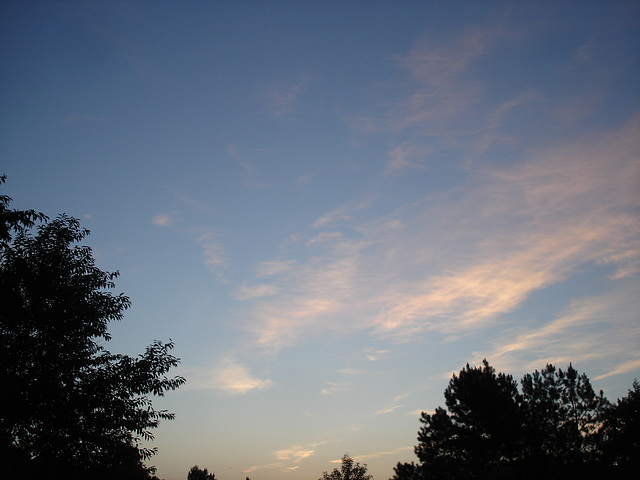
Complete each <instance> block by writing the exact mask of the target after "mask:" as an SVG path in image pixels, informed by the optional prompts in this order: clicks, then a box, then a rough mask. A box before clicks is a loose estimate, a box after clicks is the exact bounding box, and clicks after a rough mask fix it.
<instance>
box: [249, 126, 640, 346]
mask: <svg viewBox="0 0 640 480" xmlns="http://www.w3.org/2000/svg"><path fill="white" fill-rule="evenodd" d="M639 118H640V117H638V116H636V117H634V118H633V119H631V120H630V121H629V122H628V123H627V124H625V125H623V126H621V127H620V128H617V129H614V130H612V131H610V132H602V133H599V134H597V135H593V134H592V135H590V136H589V137H588V138H581V139H578V140H577V141H575V142H571V143H567V144H565V145H561V146H558V147H553V148H544V149H538V150H531V151H530V152H529V153H528V154H527V156H526V157H525V158H523V159H522V160H521V161H519V162H515V163H512V164H509V165H507V166H502V165H491V164H487V165H486V166H484V167H481V168H479V167H477V168H476V169H475V170H473V171H472V172H471V177H470V180H469V183H468V186H467V188H466V190H464V191H463V193H460V192H458V191H454V192H452V193H451V194H449V195H443V196H441V197H438V199H437V200H438V201H437V202H436V201H434V199H433V198H430V197H428V198H424V199H422V200H420V201H416V202H414V203H411V204H407V205H405V206H403V207H401V208H398V209H397V210H396V211H395V212H393V213H391V214H390V215H388V216H385V217H380V218H378V219H375V220H366V221H360V217H361V215H359V213H358V212H364V211H365V208H363V209H362V210H358V211H356V212H353V213H352V212H351V211H350V213H349V214H346V213H345V212H347V211H349V210H348V209H344V210H341V209H337V210H335V211H334V212H333V213H331V214H328V215H326V216H324V217H321V218H325V220H323V221H321V222H315V223H314V225H313V227H314V228H313V230H314V233H313V236H312V237H311V238H314V237H315V238H317V236H318V233H317V231H318V230H320V232H324V233H335V232H337V231H338V232H339V231H342V230H341V228H349V229H351V230H352V231H357V232H358V234H359V235H358V236H357V238H350V237H349V236H346V235H342V236H337V235H332V236H331V238H332V241H330V242H317V241H314V242H306V243H305V242H301V243H300V245H301V246H304V245H306V246H304V255H306V256H307V257H308V260H306V261H300V260H295V261H294V260H293V259H280V260H278V261H274V262H269V263H265V264H263V265H262V266H261V268H260V269H259V270H260V272H259V273H260V274H261V275H262V277H261V279H262V280H264V279H265V277H264V276H265V275H270V278H269V282H267V283H269V284H270V285H273V286H275V287H276V288H277V289H278V291H279V292H280V293H279V294H278V295H275V296H273V297H269V298H264V299H257V300H256V301H255V303H254V305H253V307H252V308H251V310H250V311H249V312H248V315H247V316H248V318H249V319H250V321H249V322H248V324H247V328H248V329H249V331H251V332H253V333H254V334H255V336H256V338H257V340H258V343H259V344H260V345H262V346H265V347H270V348H276V349H277V348H281V347H283V346H286V345H291V344H293V343H295V342H296V341H297V339H298V338H299V337H300V336H302V335H317V334H321V332H333V333H340V334H349V333H353V332H357V331H369V332H371V333H374V334H376V335H378V336H382V337H387V338H392V339H395V340H398V341H409V340H413V339H416V338H420V336H421V335H422V334H424V333H425V332H429V331H431V332H436V333H438V334H441V335H449V336H456V335H461V334H469V333H472V332H474V331H478V330H480V329H484V328H487V327H490V326H492V325H494V324H495V322H496V320H497V319H498V318H499V317H500V316H501V315H504V314H506V313H509V312H513V311H514V310H516V309H517V308H518V307H519V306H520V305H521V304H522V303H523V302H524V301H525V300H526V299H527V298H528V297H529V296H530V295H531V294H532V293H533V292H536V291H540V290H543V289H546V288H548V287H550V286H552V285H554V284H557V283H559V282H561V281H564V280H566V279H567V278H570V277H571V276H572V275H573V274H574V273H575V272H576V271H577V269H578V268H580V267H583V266H588V265H594V264H598V263H605V262H607V263H608V264H609V265H611V266H612V268H616V269H618V270H619V271H616V272H614V273H613V274H612V275H611V276H613V277H616V276H617V277H620V276H629V275H633V273H632V272H634V271H635V270H634V269H635V268H636V267H634V266H633V265H634V264H635V265H637V262H638V259H640V248H639V243H638V242H639V241H640V232H639V229H638V222H637V217H636V215H635V209H636V208H637V207H638V204H639V203H640V199H639V198H638V195H637V183H638V179H639V178H640V165H639V162H638V156H639V150H640V146H639V145H638V140H637V139H638V138H640V128H639V127H640V122H639ZM335 212H337V213H335ZM335 220H339V222H338V223H336V222H335ZM339 224H340V225H339ZM351 237H352V236H351ZM326 238H328V237H326ZM301 248H302V247H301ZM345 319H348V320H347V321H345Z"/></svg>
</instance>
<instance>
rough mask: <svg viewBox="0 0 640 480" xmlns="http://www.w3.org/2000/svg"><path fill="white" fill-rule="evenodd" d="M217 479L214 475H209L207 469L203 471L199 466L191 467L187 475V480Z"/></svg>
mask: <svg viewBox="0 0 640 480" xmlns="http://www.w3.org/2000/svg"><path fill="white" fill-rule="evenodd" d="M215 478H216V476H215V474H214V473H209V471H208V470H207V469H206V468H205V469H201V468H200V467H199V466H198V465H194V466H193V467H191V470H189V473H188V474H187V480H215Z"/></svg>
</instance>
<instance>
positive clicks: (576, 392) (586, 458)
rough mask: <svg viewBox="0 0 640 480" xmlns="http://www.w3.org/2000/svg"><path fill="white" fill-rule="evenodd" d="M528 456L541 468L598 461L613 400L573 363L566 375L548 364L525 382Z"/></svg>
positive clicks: (523, 404) (523, 390)
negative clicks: (603, 424)
mask: <svg viewBox="0 0 640 480" xmlns="http://www.w3.org/2000/svg"><path fill="white" fill-rule="evenodd" d="M521 383H522V392H523V398H522V407H523V410H524V411H525V416H526V454H527V456H528V457H529V463H530V464H531V465H534V466H535V468H537V469H540V468H541V467H542V466H543V465H545V464H546V465H548V468H556V469H557V468H558V464H563V465H575V464H583V463H585V462H587V463H588V462H593V461H596V460H598V458H597V457H598V456H599V455H600V454H601V449H600V444H599V442H600V433H599V430H600V427H601V421H600V420H601V418H602V415H603V413H604V411H605V409H606V408H607V405H608V401H607V400H606V398H604V395H603V392H602V391H600V394H599V395H596V393H595V392H594V390H593V388H592V386H591V382H590V381H589V378H588V377H587V376H586V375H585V374H584V373H583V374H581V375H580V374H578V372H577V370H576V369H575V368H573V366H572V365H571V364H569V367H568V368H567V370H566V371H563V370H562V369H556V367H554V366H553V365H547V366H546V368H545V369H544V370H542V371H541V372H538V371H537V370H536V371H535V372H534V373H533V374H526V375H525V376H524V377H523V378H522V382H521Z"/></svg>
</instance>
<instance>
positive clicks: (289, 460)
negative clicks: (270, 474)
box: [243, 441, 329, 474]
mask: <svg viewBox="0 0 640 480" xmlns="http://www.w3.org/2000/svg"><path fill="white" fill-rule="evenodd" d="M326 443H329V442H328V441H322V442H318V443H312V444H309V445H293V446H291V447H289V448H285V449H282V450H276V451H275V452H273V456H274V459H275V461H274V462H272V463H268V464H265V465H253V466H251V467H249V468H247V469H245V470H243V473H245V474H246V473H251V472H255V471H256V470H272V469H277V470H280V471H282V472H285V473H288V472H293V471H296V470H298V469H300V465H299V464H300V462H302V461H303V460H306V459H307V458H309V457H312V456H314V455H315V454H316V451H317V448H318V447H319V446H320V445H324V444H326Z"/></svg>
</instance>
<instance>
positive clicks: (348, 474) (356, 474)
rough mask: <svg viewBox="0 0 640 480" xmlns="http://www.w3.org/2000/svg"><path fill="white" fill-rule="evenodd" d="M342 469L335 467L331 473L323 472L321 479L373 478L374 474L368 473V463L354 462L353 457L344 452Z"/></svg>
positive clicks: (369, 479) (356, 479) (349, 479)
mask: <svg viewBox="0 0 640 480" xmlns="http://www.w3.org/2000/svg"><path fill="white" fill-rule="evenodd" d="M341 461H342V466H341V468H340V470H338V469H337V468H334V469H333V471H332V472H331V473H328V472H322V478H321V479H320V480H373V476H372V475H368V474H367V465H366V464H364V465H360V464H359V463H356V464H354V463H353V459H352V458H351V457H350V456H349V455H348V454H346V453H345V454H344V456H343V457H342V460H341Z"/></svg>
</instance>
